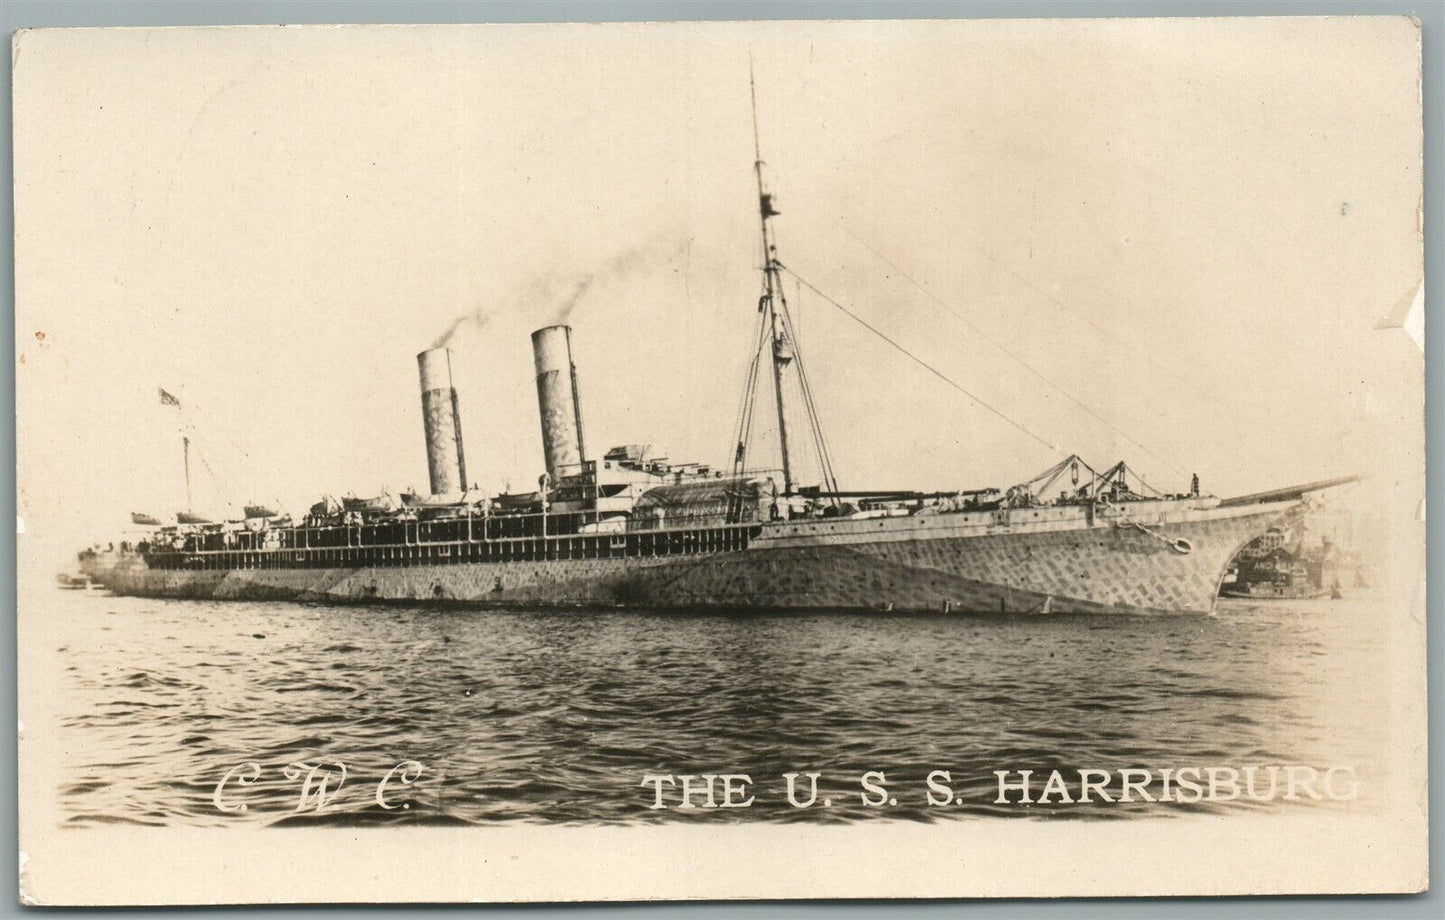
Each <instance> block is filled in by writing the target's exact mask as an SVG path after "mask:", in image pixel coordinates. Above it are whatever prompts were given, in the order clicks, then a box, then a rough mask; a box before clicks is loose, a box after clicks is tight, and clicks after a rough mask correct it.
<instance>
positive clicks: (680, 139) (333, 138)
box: [14, 17, 1424, 546]
mask: <svg viewBox="0 0 1445 920" xmlns="http://www.w3.org/2000/svg"><path fill="white" fill-rule="evenodd" d="M1418 53H1419V52H1418V33H1417V31H1416V29H1415V27H1414V25H1413V24H1411V23H1410V22H1409V20H1406V19H1403V18H1383V17H1381V18H1374V19H1369V20H1365V19H1351V18H1313V19H1307V20H1305V19H1280V20H1254V21H1246V20H1228V19H1216V20H1175V21H1163V20H1113V21H1081V20H1068V21H1052V22H1051V21H1045V20H1039V21H1017V20H1016V21H1003V22H987V21H971V22H952V23H919V22H889V23H879V22H841V23H797V22H793V23H691V24H667V25H642V24H609V25H585V24H584V25H571V26H556V25H548V26H477V27H455V26H447V27H427V26H410V27H287V28H280V27H277V28H270V27H244V28H207V29H130V30H50V31H40V32H30V33H23V34H21V35H20V36H19V37H18V38H17V41H16V46H15V49H14V85H15V115H14V118H15V122H14V125H15V131H14V133H15V143H16V151H15V175H16V196H15V207H16V295H17V316H16V331H17V336H16V338H17V354H16V365H15V367H16V379H17V426H18V445H19V455H20V456H19V462H18V469H17V476H18V483H19V486H18V488H19V495H18V507H19V514H20V516H21V518H22V520H23V521H24V526H25V528H26V532H27V533H30V534H33V535H35V536H36V537H37V539H46V540H51V541H54V542H55V544H56V545H57V546H60V545H64V546H79V545H84V544H86V543H89V542H91V541H93V540H95V539H106V538H108V537H109V536H110V535H112V534H113V533H114V532H116V531H117V530H118V529H120V528H123V527H124V526H125V525H126V523H127V520H128V514H129V512H131V511H150V512H152V513H161V514H165V513H171V512H174V511H175V510H176V509H178V508H180V507H182V506H183V505H184V503H185V502H184V487H183V485H182V477H181V473H180V458H181V450H180V443H179V435H178V432H179V428H180V426H182V425H184V426H187V430H188V431H189V432H190V434H191V435H192V436H193V437H194V438H195V440H196V443H197V449H198V451H200V452H202V454H203V459H204V461H205V466H203V467H202V468H201V470H199V471H198V473H197V477H196V479H197V480H198V481H200V480H205V482H202V483H201V484H200V485H198V486H197V493H198V499H197V502H198V504H199V503H206V502H209V503H210V504H211V505H213V506H214V505H218V504H222V503H223V502H225V501H230V502H231V503H233V504H234V505H235V506H239V505H240V504H242V503H243V502H250V501H264V502H272V501H278V502H279V503H280V504H281V505H282V506H283V507H285V508H287V509H289V510H292V511H294V512H303V511H304V510H305V508H306V507H307V506H308V505H309V504H310V503H311V502H313V501H315V500H316V499H317V498H319V497H320V496H321V495H323V494H331V495H344V494H348V493H350V494H358V495H373V494H376V493H377V492H379V491H380V490H381V489H383V488H391V489H393V490H396V491H400V490H404V489H407V488H412V487H416V488H424V487H425V484H426V481H427V475H426V457H425V453H424V443H423V438H422V423H421V407H420V396H419V392H418V383H417V367H416V360H415V356H416V353H417V352H419V351H421V350H422V349H424V348H427V347H429V346H431V345H432V344H434V343H436V342H438V341H441V340H443V339H445V340H446V341H447V343H448V344H449V346H450V347H451V348H452V349H453V352H454V358H453V367H454V372H455V383H456V386H457V389H458V392H459V400H460V405H461V411H462V428H463V432H464V436H465V442H466V457H467V465H468V472H469V475H470V478H472V479H473V480H475V481H476V482H477V483H478V484H479V485H480V486H481V487H483V488H486V489H489V490H502V489H511V490H513V491H521V490H525V489H530V488H533V487H534V485H535V483H536V481H537V476H538V474H540V473H541V471H542V454H541V446H540V433H539V432H540V428H539V424H538V420H537V411H536V409H537V407H536V391H535V387H534V384H533V379H532V375H533V370H532V357H531V352H530V341H529V338H528V336H529V334H530V333H531V332H532V330H534V329H536V328H538V327H540V326H542V325H546V324H549V323H551V322H557V321H561V320H563V319H565V321H567V322H569V323H570V324H571V325H572V326H573V329H574V335H573V344H574V350H575V355H574V357H575V360H576V364H577V367H578V373H579V391H580V395H581V400H582V415H583V420H584V425H585V426H586V442H587V444H588V447H589V450H590V453H591V454H592V455H593V456H594V457H596V456H598V455H600V453H601V451H602V450H604V449H605V448H606V447H608V446H611V445H614V444H624V443H648V444H652V445H654V447H655V450H656V452H657V453H659V454H663V455H666V456H668V457H670V458H671V459H673V460H678V461H681V460H696V461H701V462H707V463H713V464H718V465H725V464H726V463H727V462H728V460H729V459H730V454H731V449H732V439H733V424H734V418H735V415H736V413H737V408H738V401H739V398H740V393H741V388H742V383H743V379H744V371H745V368H746V364H747V361H748V358H749V354H750V348H751V341H752V335H753V328H754V327H753V324H754V322H755V318H756V307H757V298H758V294H759V289H760V284H761V281H760V275H759V271H758V266H759V261H760V259H759V247H758V226H757V223H758V219H757V201H756V190H755V186H754V182H755V178H754V174H753V161H754V138H753V113H752V111H751V110H750V97H749V82H748V81H749V67H750V62H751V68H752V71H753V73H754V75H755V78H756V85H757V113H756V114H757V122H758V130H759V143H760V145H761V151H762V158H763V160H764V163H765V165H764V167H763V172H764V176H765V178H766V180H767V182H768V185H769V187H770V188H771V190H772V191H773V192H774V193H775V196H776V202H777V206H778V209H779V210H780V211H781V212H782V215H781V216H780V217H778V218H776V219H775V220H774V222H773V224H774V228H775V230H776V233H777V244H778V247H779V250H778V257H779V258H780V260H781V261H782V262H783V263H784V264H785V265H787V266H788V268H789V269H791V270H792V271H793V272H795V273H796V275H797V277H799V278H801V279H805V280H806V282H807V283H808V285H810V286H811V287H813V288H816V289H817V290H820V291H822V292H824V293H826V294H827V295H828V297H829V298H831V299H832V300H834V301H836V302H837V303H838V304H841V305H842V306H843V307H846V308H847V310H848V311H850V312H852V313H853V314H855V315H856V316H857V317H858V318H859V319H861V320H863V321H864V322H866V323H867V324H869V325H870V326H872V327H874V328H875V329H876V330H877V331H878V332H879V333H881V334H882V335H883V336H886V337H887V339H888V340H891V341H892V343H894V344H890V343H889V341H885V340H884V339H883V338H880V337H879V335H877V334H875V333H874V332H871V331H869V330H868V329H866V328H864V327H863V326H862V325H860V323H859V322H858V321H856V320H855V319H852V318H850V317H849V316H848V315H847V314H846V313H844V312H842V311H840V310H839V309H838V308H836V307H834V306H833V305H832V304H830V303H829V302H828V301H826V300H824V299H822V298H821V297H819V296H817V295H816V294H814V293H813V292H812V290H811V289H810V288H809V287H804V286H802V285H801V284H800V283H798V282H796V281H794V280H792V277H791V276H789V280H788V281H787V282H786V286H785V291H786V293H787V295H788V298H789V302H790V304H791V307H792V309H793V311H794V319H795V322H796V325H797V327H798V330H799V334H800V335H799V337H800V340H801V347H802V350H803V353H804V355H805V358H806V360H807V366H808V370H809V374H810V377H811V379H812V383H813V389H814V391H815V395H816V397H817V403H818V408H819V415H820V419H821V424H822V426H823V428H824V430H825V432H826V434H827V437H828V442H829V447H830V450H831V453H832V456H833V465H834V470H835V472H836V475H837V478H838V480H839V483H840V485H841V486H842V487H844V488H857V489H879V488H918V489H928V490H934V489H952V488H976V487H982V486H997V487H1007V486H1008V485H1011V484H1013V483H1016V482H1021V481H1023V480H1026V479H1028V478H1030V477H1032V476H1034V475H1035V474H1036V473H1038V472H1041V471H1042V470H1043V469H1044V468H1046V467H1047V466H1049V465H1051V464H1052V463H1054V462H1055V461H1057V460H1058V459H1060V458H1061V457H1062V456H1064V455H1066V454H1068V453H1071V452H1078V453H1080V454H1082V455H1083V456H1084V457H1085V459H1086V460H1088V461H1089V462H1090V463H1092V464H1094V465H1095V466H1098V467H1101V468H1102V467H1105V466H1108V465H1110V464H1112V463H1113V462H1115V461H1116V460H1119V459H1124V460H1127V461H1128V462H1129V464H1130V466H1131V467H1132V468H1134V469H1135V470H1137V471H1138V472H1139V473H1140V474H1141V475H1143V476H1144V478H1145V479H1146V480H1147V481H1149V482H1151V483H1153V484H1154V485H1156V486H1158V487H1160V488H1163V489H1166V490H1168V491H1182V490H1184V489H1185V488H1186V487H1187V485H1188V480H1189V475H1190V474H1191V473H1198V474H1199V476H1200V478H1201V480H1202V482H1203V486H1204V489H1205V491H1206V492H1213V493H1216V494H1220V495H1231V494H1239V493H1244V492H1250V491H1255V490H1259V489H1265V488H1269V487H1273V486H1282V485H1288V484H1293V483H1298V482H1304V481H1310V480H1314V479H1320V478H1324V477H1328V476H1335V475H1344V474H1350V473H1357V472H1367V473H1372V474H1374V476H1375V481H1376V482H1377V483H1378V484H1379V487H1380V488H1382V489H1385V490H1394V491H1393V492H1391V494H1392V495H1394V496H1395V498H1396V499H1399V500H1400V501H1401V502H1402V503H1403V504H1406V505H1408V503H1409V502H1410V501H1418V500H1419V497H1418V496H1422V495H1423V482H1424V477H1423V466H1422V464H1423V456H1424V454H1423V415H1422V411H1423V410H1422V404H1423V398H1422V397H1423V364H1422V355H1421V351H1420V348H1419V346H1418V345H1417V344H1416V343H1415V342H1414V341H1412V339H1411V338H1410V336H1409V335H1408V334H1407V333H1406V332H1405V331H1404V330H1402V329H1401V328H1399V327H1400V326H1401V324H1402V322H1405V320H1406V319H1407V318H1408V316H1409V310H1410V308H1411V306H1412V304H1415V305H1416V308H1417V309H1418V303H1416V296H1417V292H1418V290H1419V286H1420V283H1421V278H1422V268H1421V242H1420V215H1419V204H1420V200H1421V160H1420V140H1421V138H1420V108H1419V91H1418V73H1419V71H1418ZM579 292H580V296H579ZM900 349H901V350H902V351H901V350H900ZM903 351H906V352H909V353H911V354H913V355H915V356H917V358H919V359H921V361H922V362H924V363H925V364H926V365H928V367H924V366H922V365H920V364H918V363H915V362H914V361H913V360H912V359H910V358H908V357H906V356H905V355H904V354H903V353H902V352H903ZM929 368H932V370H930V369H929ZM935 372H936V373H935ZM941 378H946V380H945V379H941ZM159 387H164V388H165V389H166V390H167V391H168V392H171V393H173V394H175V395H176V396H177V397H178V398H179V399H180V401H181V402H182V404H183V408H182V409H181V410H179V411H177V410H176V409H175V408H173V407H167V406H162V405H161V404H160V401H159V399H158V397H157V388H159ZM212 474H214V475H212Z"/></svg>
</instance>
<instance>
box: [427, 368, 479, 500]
mask: <svg viewBox="0 0 1445 920" xmlns="http://www.w3.org/2000/svg"><path fill="white" fill-rule="evenodd" d="M416 364H417V368H418V370H420V371H421V412H422V423H423V424H424V425H425V426H426V466H427V473H428V475H430V477H431V491H432V494H433V495H446V494H450V493H453V492H463V491H466V488H467V462H466V458H465V455H464V454H463V453H462V419H461V415H460V413H459V412H458V410H457V391H456V390H455V389H454V388H453V387H452V352H451V349H450V348H429V349H427V350H426V351H424V352H422V353H421V354H419V355H417V356H416Z"/></svg>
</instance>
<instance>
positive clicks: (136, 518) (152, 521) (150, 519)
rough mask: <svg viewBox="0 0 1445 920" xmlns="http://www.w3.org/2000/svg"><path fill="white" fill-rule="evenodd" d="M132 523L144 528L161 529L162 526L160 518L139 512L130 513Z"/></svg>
mask: <svg viewBox="0 0 1445 920" xmlns="http://www.w3.org/2000/svg"><path fill="white" fill-rule="evenodd" d="M130 522H131V523H132V524H139V525H141V526H142V527H159V526H161V521H160V518H158V517H156V516H155V515H153V514H143V513H141V512H139V511H132V512H131V513H130Z"/></svg>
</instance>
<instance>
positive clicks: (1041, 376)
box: [794, 196, 1184, 475]
mask: <svg viewBox="0 0 1445 920" xmlns="http://www.w3.org/2000/svg"><path fill="white" fill-rule="evenodd" d="M804 197H806V196H804ZM838 229H840V230H842V231H843V232H844V233H846V234H848V235H849V236H850V237H852V238H853V239H854V241H855V242H857V243H858V244H859V245H860V246H862V247H863V248H864V249H866V250H868V251H869V252H871V253H872V254H873V255H874V256H876V257H877V258H878V259H880V260H881V261H882V262H883V263H884V264H886V265H887V266H888V267H889V268H892V269H893V270H894V271H895V272H897V273H898V274H899V275H900V276H901V277H902V278H903V279H904V280H906V281H907V282H908V283H909V284H911V285H913V286H914V287H915V288H917V289H918V290H919V292H920V293H922V294H923V296H925V297H927V298H928V299H929V300H931V301H933V302H934V303H935V304H937V305H938V306H939V307H940V308H941V309H943V310H944V311H945V312H947V313H948V314H949V315H950V316H952V317H953V318H954V319H957V320H958V321H959V322H961V323H963V324H964V325H965V326H967V327H968V328H969V329H972V330H973V331H974V333H976V334H977V335H978V336H979V337H980V338H982V339H983V340H984V341H986V342H988V343H989V344H990V345H992V346H993V347H995V348H997V349H998V350H999V351H1001V352H1003V353H1004V354H1005V355H1007V356H1008V357H1009V358H1010V359H1012V360H1013V361H1015V362H1016V363H1018V364H1019V365H1021V366H1022V367H1023V368H1024V369H1025V370H1027V371H1028V372H1029V373H1031V374H1033V375H1034V376H1035V377H1037V378H1038V379H1039V380H1041V381H1043V382H1044V383H1046V384H1048V386H1050V387H1051V388H1053V389H1054V390H1055V391H1056V392H1058V393H1059V394H1060V395H1061V396H1063V397H1064V398H1065V399H1067V400H1068V401H1069V402H1071V403H1073V404H1074V405H1075V406H1078V407H1079V408H1080V409H1082V410H1083V411H1084V412H1085V413H1087V414H1088V415H1089V416H1090V417H1091V418H1093V419H1094V420H1095V421H1096V422H1098V423H1099V424H1101V425H1103V426H1104V427H1105V428H1107V429H1109V430H1110V431H1112V432H1113V433H1114V434H1116V435H1118V436H1119V437H1120V438H1123V439H1124V440H1125V441H1128V442H1129V443H1130V444H1133V445H1134V446H1135V447H1137V448H1139V449H1140V450H1141V451H1143V452H1144V453H1146V454H1148V455H1149V456H1150V457H1153V458H1154V459H1155V460H1158V461H1159V462H1160V463H1162V464H1164V465H1165V466H1167V467H1169V468H1170V469H1172V470H1174V471H1175V472H1176V473H1179V474H1180V475H1183V474H1184V470H1183V469H1181V468H1180V467H1179V466H1178V465H1176V464H1174V463H1171V462H1170V461H1168V460H1166V459H1164V458H1163V457H1161V456H1159V455H1158V454H1156V453H1155V452H1154V451H1152V450H1150V449H1149V448H1148V447H1145V446H1144V445H1143V444H1141V443H1139V441H1137V440H1135V439H1134V438H1132V437H1130V436H1129V435H1128V434H1126V433H1125V432H1124V431H1121V430H1120V429H1119V428H1117V427H1115V426H1114V425H1113V424H1111V423H1110V422H1109V421H1108V420H1107V419H1105V418H1104V417H1103V416H1101V415H1099V413H1097V412H1095V411H1094V410H1093V409H1091V408H1089V406H1088V405H1087V404H1085V403H1084V402H1082V401H1081V400H1079V399H1078V398H1077V397H1075V396H1074V395H1073V394H1072V393H1070V392H1069V391H1068V390H1065V389H1064V388H1063V387H1062V386H1061V385H1059V384H1058V383H1056V382H1055V381H1053V380H1051V379H1049V378H1048V377H1047V376H1045V375H1044V373H1043V372H1042V371H1040V370H1038V369H1037V368H1035V367H1034V366H1033V365H1031V364H1029V363H1028V362H1027V361H1025V360H1024V359H1023V358H1022V357H1020V356H1019V355H1018V354H1016V353H1015V352H1014V351H1012V350H1011V349H1009V348H1008V347H1007V346H1005V345H1004V344H1003V343H1002V342H1000V341H998V340H997V339H995V338H993V337H992V336H990V335H989V334H988V333H987V332H985V331H983V329H981V328H979V326H978V325H977V324H976V323H974V322H972V321H971V320H969V319H968V318H967V317H965V316H964V315H963V314H961V313H959V312H958V311H957V310H955V309H954V308H953V307H951V306H949V305H948V303H947V302H945V301H944V300H943V299H942V298H940V297H938V296H937V295H936V294H934V293H933V292H932V291H930V290H929V289H928V288H927V287H925V286H924V285H923V284H922V283H921V282H920V281H918V280H917V279H916V278H914V277H913V276H912V275H910V274H909V273H908V272H906V271H904V270H903V269H902V268H901V267H899V265H898V263H896V262H894V261H893V260H892V259H890V258H888V257H887V256H886V255H884V254H883V253H881V252H879V251H878V250H877V249H875V248H874V247H873V246H872V245H871V244H870V243H869V242H868V241H867V240H865V239H863V238H862V237H861V236H859V235H858V234H856V233H854V232H853V231H852V230H850V229H848V227H847V226H846V225H844V224H843V223H842V221H838ZM973 248H974V249H975V250H977V251H978V252H980V253H982V254H983V255H984V256H985V257H986V258H988V259H989V260H990V261H992V262H993V263H994V264H996V265H998V266H999V267H1000V268H1002V269H1004V271H1007V272H1008V273H1009V274H1010V275H1013V276H1014V277H1015V278H1017V279H1018V280H1020V281H1022V282H1023V283H1024V284H1026V285H1028V286H1029V287H1030V288H1033V289H1034V290H1035V291H1037V292H1038V293H1040V294H1042V295H1043V296H1045V297H1047V298H1048V299H1049V300H1050V301H1051V302H1052V303H1053V304H1054V306H1055V307H1057V308H1059V309H1060V310H1063V311H1064V312H1067V313H1070V315H1074V314H1073V313H1072V311H1070V310H1069V309H1068V308H1067V307H1065V306H1064V305H1063V304H1062V303H1061V302H1060V301H1059V300H1058V299H1057V298H1055V297H1054V296H1053V295H1052V294H1050V293H1048V292H1047V291H1045V290H1043V289H1042V288H1039V287H1038V286H1037V285H1035V284H1033V283H1032V282H1030V281H1029V280H1028V279H1027V278H1025V277H1024V276H1022V275H1020V274H1019V273H1018V272H1016V271H1014V270H1013V269H1011V268H1010V267H1009V266H1007V265H1005V264H1003V263H1002V262H1001V261H999V260H998V259H997V258H995V257H994V256H993V255H992V254H990V253H988V252H985V251H984V250H982V249H978V247H973ZM794 277H796V276H794ZM1077 318H1078V319H1080V320H1081V321H1083V322H1084V323H1087V324H1088V325H1089V326H1091V327H1092V328H1093V329H1094V330H1095V331H1096V332H1098V333H1099V334H1100V335H1103V336H1104V337H1105V338H1106V339H1108V341H1110V342H1118V339H1117V337H1115V336H1113V335H1110V334H1109V333H1108V332H1107V331H1106V330H1104V329H1101V328H1099V327H1098V326H1096V325H1095V324H1094V323H1093V322H1091V321H1090V320H1089V319H1088V318H1087V317H1083V316H1078V317H1077ZM1131 350H1132V349H1131ZM1155 367H1159V365H1158V364H1157V363H1156V364H1155ZM1159 369H1160V370H1164V368H1162V367H1161V368H1159Z"/></svg>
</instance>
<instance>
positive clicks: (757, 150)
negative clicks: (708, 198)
mask: <svg viewBox="0 0 1445 920" xmlns="http://www.w3.org/2000/svg"><path fill="white" fill-rule="evenodd" d="M748 91H749V93H750V94H751V96H752V103H753V173H754V174H755V175H756V176H757V180H758V215H759V220H760V222H761V224H762V231H763V299H762V303H763V305H764V306H765V307H766V309H767V311H768V320H767V322H768V334H769V336H770V338H771V339H772V364H773V397H774V402H775V403H776V405H777V408H778V445H779V447H780V448H781V452H782V457H783V494H784V495H790V494H792V492H793V468H792V464H791V462H790V460H789V457H788V422H787V414H786V413H785V412H784V411H783V365H784V364H787V363H788V361H789V360H791V359H790V358H789V357H788V356H786V355H785V354H784V351H783V339H782V337H781V336H780V334H779V330H778V311H777V308H776V304H775V298H776V296H777V295H778V293H780V292H781V289H782V279H781V278H780V277H779V276H778V265H777V260H776V259H775V258H774V257H773V255H774V251H775V249H774V246H773V241H772V234H771V232H770V231H769V227H768V218H770V217H772V216H774V215H775V214H776V213H777V212H776V211H774V210H773V200H772V196H771V195H769V194H768V193H767V191H766V189H765V188H764V187H763V153H762V143H761V141H760V140H759V139H758V88H757V83H756V82H755V81H754V79H753V62H752V59H751V58H749V59H748Z"/></svg>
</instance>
